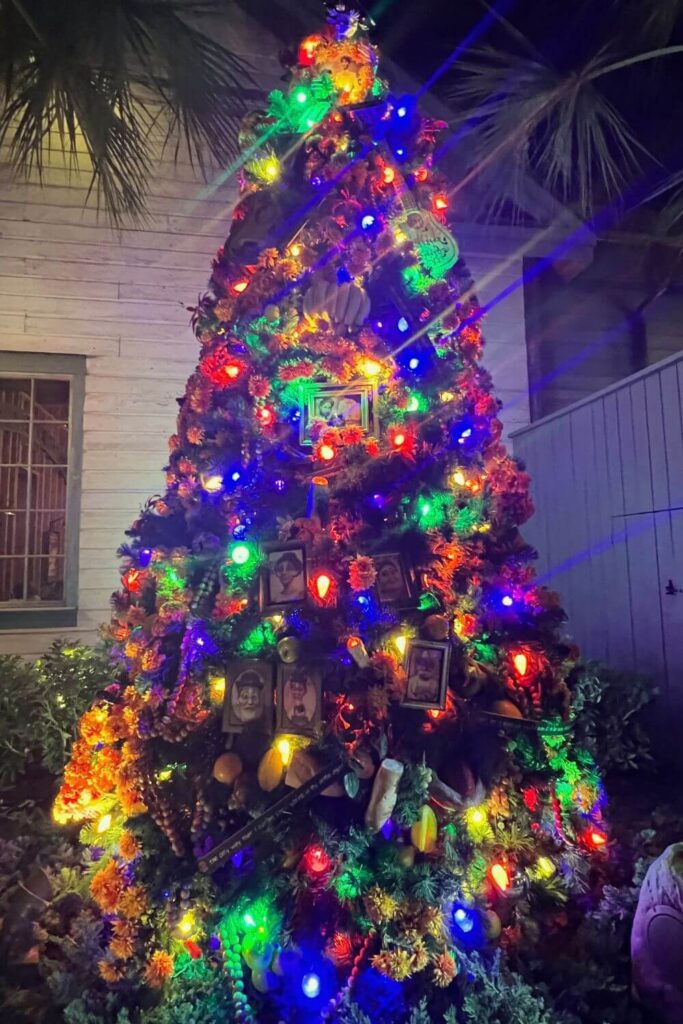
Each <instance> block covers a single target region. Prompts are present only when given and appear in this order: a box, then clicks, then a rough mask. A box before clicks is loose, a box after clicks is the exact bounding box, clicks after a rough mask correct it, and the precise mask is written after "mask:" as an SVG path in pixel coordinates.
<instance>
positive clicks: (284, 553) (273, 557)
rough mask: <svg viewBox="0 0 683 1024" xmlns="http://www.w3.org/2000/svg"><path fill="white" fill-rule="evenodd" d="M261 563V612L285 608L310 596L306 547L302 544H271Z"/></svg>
mask: <svg viewBox="0 0 683 1024" xmlns="http://www.w3.org/2000/svg"><path fill="white" fill-rule="evenodd" d="M263 550H264V554H265V561H264V563H263V565H262V566H261V576H260V589H259V604H260V608H261V612H262V613H264V614H268V612H275V611H285V610H286V609H287V608H295V607H296V606H297V605H300V604H305V602H306V601H307V599H308V562H307V557H306V547H305V545H304V544H300V543H282V544H267V545H265V546H264V549H263Z"/></svg>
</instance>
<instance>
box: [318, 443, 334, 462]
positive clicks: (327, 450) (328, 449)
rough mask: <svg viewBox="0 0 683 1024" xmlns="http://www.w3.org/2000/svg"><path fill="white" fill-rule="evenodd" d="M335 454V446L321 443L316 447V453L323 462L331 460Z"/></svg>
mask: <svg viewBox="0 0 683 1024" xmlns="http://www.w3.org/2000/svg"><path fill="white" fill-rule="evenodd" d="M336 454H337V450H336V448H333V447H332V445H331V444H321V445H320V448H319V449H318V455H319V456H320V458H321V459H322V460H323V462H331V461H332V459H333V458H334V457H335V455H336Z"/></svg>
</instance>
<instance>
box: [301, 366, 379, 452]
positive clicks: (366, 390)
mask: <svg viewBox="0 0 683 1024" xmlns="http://www.w3.org/2000/svg"><path fill="white" fill-rule="evenodd" d="M374 397H375V392H374V387H373V385H372V384H371V383H369V382H366V381H359V382H358V383H355V384H353V383H352V384H347V385H340V384H306V385H304V386H303V388H302V391H301V407H300V412H301V419H300V441H301V444H311V427H312V426H313V424H318V426H320V425H326V426H332V427H360V428H361V430H363V431H364V432H365V433H368V434H375V433H376V432H377V424H376V419H375V413H374V408H375V403H374Z"/></svg>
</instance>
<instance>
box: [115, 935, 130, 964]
mask: <svg viewBox="0 0 683 1024" xmlns="http://www.w3.org/2000/svg"><path fill="white" fill-rule="evenodd" d="M109 952H110V953H111V955H112V956H115V957H116V958H117V959H118V960H130V958H131V957H132V955H133V953H134V952H135V939H134V936H133V935H132V934H125V935H115V936H113V938H112V939H110V941H109Z"/></svg>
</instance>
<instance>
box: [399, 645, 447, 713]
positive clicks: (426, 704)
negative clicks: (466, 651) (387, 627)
mask: <svg viewBox="0 0 683 1024" xmlns="http://www.w3.org/2000/svg"><path fill="white" fill-rule="evenodd" d="M450 653H451V652H450V647H449V645H448V644H442V643H431V642H430V641H428V640H413V641H412V642H411V643H410V644H408V646H407V648H406V654H405V661H404V667H405V671H406V676H407V677H408V678H407V682H406V692H405V696H404V698H403V700H402V701H401V703H402V705H403V706H404V707H407V708H423V709H424V710H425V711H428V710H429V709H430V708H434V709H437V708H438V709H441V708H444V707H445V706H446V688H447V686H448V660H449V658H450Z"/></svg>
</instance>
